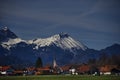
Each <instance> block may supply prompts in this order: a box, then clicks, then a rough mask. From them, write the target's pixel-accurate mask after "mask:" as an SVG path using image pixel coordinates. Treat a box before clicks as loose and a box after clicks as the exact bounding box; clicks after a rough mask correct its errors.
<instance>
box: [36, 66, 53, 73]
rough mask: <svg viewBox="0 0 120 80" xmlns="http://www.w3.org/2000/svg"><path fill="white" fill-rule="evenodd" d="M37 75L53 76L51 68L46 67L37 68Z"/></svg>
mask: <svg viewBox="0 0 120 80" xmlns="http://www.w3.org/2000/svg"><path fill="white" fill-rule="evenodd" d="M35 74H36V75H42V74H51V67H50V66H45V67H40V68H36V72H35Z"/></svg>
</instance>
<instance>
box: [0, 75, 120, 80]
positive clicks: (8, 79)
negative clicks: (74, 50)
mask: <svg viewBox="0 0 120 80" xmlns="http://www.w3.org/2000/svg"><path fill="white" fill-rule="evenodd" d="M0 80H120V76H80V75H77V76H76V75H40V76H2V77H1V76H0Z"/></svg>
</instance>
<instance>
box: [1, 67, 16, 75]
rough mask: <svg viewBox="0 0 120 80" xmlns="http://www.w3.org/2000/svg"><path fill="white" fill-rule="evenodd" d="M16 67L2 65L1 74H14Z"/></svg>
mask: <svg viewBox="0 0 120 80" xmlns="http://www.w3.org/2000/svg"><path fill="white" fill-rule="evenodd" d="M13 73H14V69H12V67H11V66H0V74H1V75H13Z"/></svg>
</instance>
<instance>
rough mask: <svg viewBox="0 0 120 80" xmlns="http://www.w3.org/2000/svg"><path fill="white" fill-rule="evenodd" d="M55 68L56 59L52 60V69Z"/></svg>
mask: <svg viewBox="0 0 120 80" xmlns="http://www.w3.org/2000/svg"><path fill="white" fill-rule="evenodd" d="M55 67H57V63H56V59H55V58H54V60H53V68H55Z"/></svg>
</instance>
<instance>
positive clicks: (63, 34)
mask: <svg viewBox="0 0 120 80" xmlns="http://www.w3.org/2000/svg"><path fill="white" fill-rule="evenodd" d="M59 36H60V38H65V37H66V38H67V37H69V35H68V34H67V33H63V32H62V33H60V34H59Z"/></svg>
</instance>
